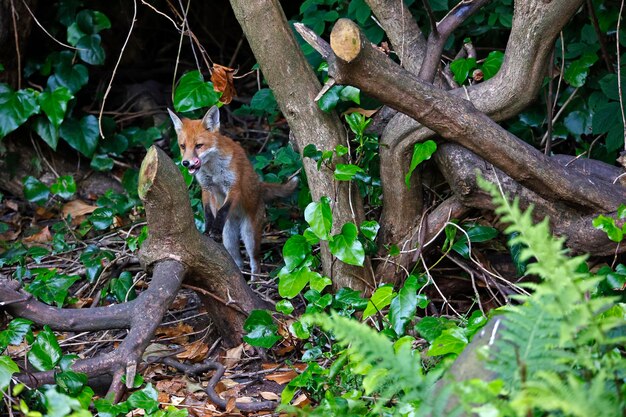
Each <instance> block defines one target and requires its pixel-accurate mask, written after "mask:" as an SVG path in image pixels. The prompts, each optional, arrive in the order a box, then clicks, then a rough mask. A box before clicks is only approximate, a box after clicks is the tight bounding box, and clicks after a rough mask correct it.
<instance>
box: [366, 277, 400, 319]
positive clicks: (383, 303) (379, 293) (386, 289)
mask: <svg viewBox="0 0 626 417" xmlns="http://www.w3.org/2000/svg"><path fill="white" fill-rule="evenodd" d="M394 296H395V293H394V292H393V286H392V285H389V284H385V285H381V286H380V287H378V288H377V289H376V291H374V294H372V296H371V297H370V300H369V301H368V303H367V307H365V311H364V312H363V320H365V319H366V318H368V317H370V316H373V315H374V314H376V313H377V312H379V311H381V310H382V309H383V308H385V307H387V306H388V305H389V304H390V303H391V299H392V298H393V297H394Z"/></svg>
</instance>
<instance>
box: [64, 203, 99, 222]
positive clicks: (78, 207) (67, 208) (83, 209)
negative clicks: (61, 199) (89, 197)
mask: <svg viewBox="0 0 626 417" xmlns="http://www.w3.org/2000/svg"><path fill="white" fill-rule="evenodd" d="M97 208H98V206H92V205H90V204H87V203H85V202H84V201H82V200H72V201H69V202H67V203H66V204H65V205H64V206H63V209H62V212H63V218H67V216H68V215H71V216H72V219H76V218H78V217H80V216H84V215H86V214H91V213H93V211H94V210H95V209H97Z"/></svg>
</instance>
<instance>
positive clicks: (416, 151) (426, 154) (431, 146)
mask: <svg viewBox="0 0 626 417" xmlns="http://www.w3.org/2000/svg"><path fill="white" fill-rule="evenodd" d="M436 150H437V144H436V143H435V142H434V141H432V140H427V141H426V142H422V143H416V144H415V146H414V147H413V156H412V157H411V166H410V167H409V172H408V173H407V174H406V176H405V177H404V183H405V184H406V186H407V188H409V187H410V184H411V174H413V171H415V168H417V166H418V165H419V164H421V163H422V162H424V161H426V160H428V159H430V157H431V156H433V154H434V153H435V151H436Z"/></svg>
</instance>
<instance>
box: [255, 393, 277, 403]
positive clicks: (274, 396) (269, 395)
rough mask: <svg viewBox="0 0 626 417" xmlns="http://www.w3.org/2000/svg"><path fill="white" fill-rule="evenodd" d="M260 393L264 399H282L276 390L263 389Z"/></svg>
mask: <svg viewBox="0 0 626 417" xmlns="http://www.w3.org/2000/svg"><path fill="white" fill-rule="evenodd" d="M259 394H260V395H261V397H263V399H264V400H269V401H278V400H280V396H279V395H278V394H276V393H275V392H271V391H261V392H259Z"/></svg>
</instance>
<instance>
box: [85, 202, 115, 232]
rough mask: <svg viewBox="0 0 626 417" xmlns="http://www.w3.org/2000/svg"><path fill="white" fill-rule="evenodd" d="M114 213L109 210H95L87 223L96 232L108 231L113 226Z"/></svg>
mask: <svg viewBox="0 0 626 417" xmlns="http://www.w3.org/2000/svg"><path fill="white" fill-rule="evenodd" d="M114 216H115V212H114V211H113V210H111V209H110V208H105V207H100V208H97V209H95V210H94V211H93V213H91V216H89V222H90V223H91V224H93V227H95V228H96V229H97V230H105V229H108V228H109V227H110V226H111V225H112V224H113V219H114Z"/></svg>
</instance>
